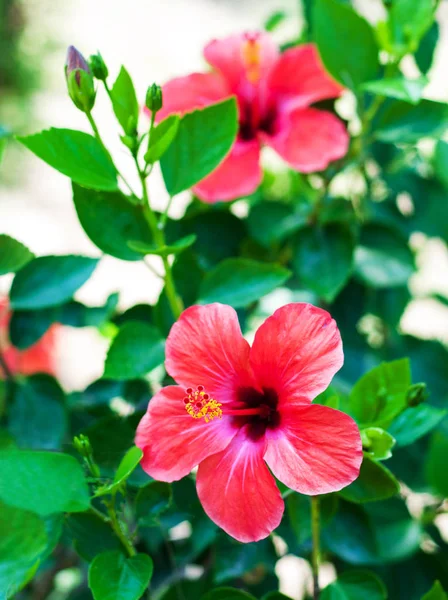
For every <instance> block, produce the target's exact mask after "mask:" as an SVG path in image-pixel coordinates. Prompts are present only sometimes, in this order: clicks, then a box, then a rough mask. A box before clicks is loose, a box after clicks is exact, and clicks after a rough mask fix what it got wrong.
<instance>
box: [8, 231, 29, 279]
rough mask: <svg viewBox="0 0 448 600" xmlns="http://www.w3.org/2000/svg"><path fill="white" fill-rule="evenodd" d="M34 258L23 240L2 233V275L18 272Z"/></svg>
mask: <svg viewBox="0 0 448 600" xmlns="http://www.w3.org/2000/svg"><path fill="white" fill-rule="evenodd" d="M33 258H34V254H33V253H32V252H31V251H30V250H28V248H27V247H26V246H24V245H23V244H22V243H21V242H18V241H17V240H15V239H14V238H12V237H9V235H5V234H3V233H2V234H0V275H5V274H6V273H16V272H17V271H19V270H20V269H21V268H22V267H23V266H24V265H26V263H27V262H29V261H30V260H32V259H33Z"/></svg>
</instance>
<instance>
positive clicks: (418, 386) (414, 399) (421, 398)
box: [406, 383, 429, 406]
mask: <svg viewBox="0 0 448 600" xmlns="http://www.w3.org/2000/svg"><path fill="white" fill-rule="evenodd" d="M428 396H429V392H428V390H427V388H426V383H414V384H413V385H411V387H410V388H409V389H408V392H407V394H406V403H407V405H408V406H418V405H419V404H422V403H423V402H425V401H426V400H427V398H428Z"/></svg>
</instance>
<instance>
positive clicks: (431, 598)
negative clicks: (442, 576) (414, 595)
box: [422, 581, 448, 600]
mask: <svg viewBox="0 0 448 600" xmlns="http://www.w3.org/2000/svg"><path fill="white" fill-rule="evenodd" d="M422 600H448V594H447V593H446V592H445V591H444V589H443V587H442V584H441V583H440V581H436V582H435V583H434V585H433V586H432V588H431V589H430V590H429V592H428V593H427V594H425V595H424V596H422Z"/></svg>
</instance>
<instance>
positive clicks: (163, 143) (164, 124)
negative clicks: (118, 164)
mask: <svg viewBox="0 0 448 600" xmlns="http://www.w3.org/2000/svg"><path fill="white" fill-rule="evenodd" d="M179 122H180V119H179V116H178V115H170V116H169V117H167V118H166V119H164V120H163V121H161V122H160V123H159V124H158V125H156V126H155V127H154V129H153V130H152V132H151V137H150V138H149V142H148V150H147V151H146V154H145V161H146V162H147V163H149V164H152V163H155V162H157V161H158V160H160V158H161V157H162V156H163V155H164V154H165V152H166V151H167V150H168V147H169V146H170V144H171V143H172V141H173V140H174V138H175V137H176V134H177V130H178V129H179Z"/></svg>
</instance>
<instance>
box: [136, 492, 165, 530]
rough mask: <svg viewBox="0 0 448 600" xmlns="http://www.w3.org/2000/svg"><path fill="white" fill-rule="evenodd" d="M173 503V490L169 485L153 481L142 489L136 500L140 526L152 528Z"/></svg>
mask: <svg viewBox="0 0 448 600" xmlns="http://www.w3.org/2000/svg"><path fill="white" fill-rule="evenodd" d="M171 502H172V490H171V486H170V484H169V483H164V482H163V481H151V482H150V483H148V484H147V485H145V487H142V488H141V489H140V490H139V492H138V494H137V498H136V500H135V513H136V515H137V518H138V521H139V523H140V525H147V526H151V525H154V523H155V522H157V519H158V517H159V516H160V515H161V514H162V513H163V512H165V511H166V510H167V509H168V508H169V507H170V506H171Z"/></svg>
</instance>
